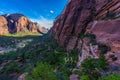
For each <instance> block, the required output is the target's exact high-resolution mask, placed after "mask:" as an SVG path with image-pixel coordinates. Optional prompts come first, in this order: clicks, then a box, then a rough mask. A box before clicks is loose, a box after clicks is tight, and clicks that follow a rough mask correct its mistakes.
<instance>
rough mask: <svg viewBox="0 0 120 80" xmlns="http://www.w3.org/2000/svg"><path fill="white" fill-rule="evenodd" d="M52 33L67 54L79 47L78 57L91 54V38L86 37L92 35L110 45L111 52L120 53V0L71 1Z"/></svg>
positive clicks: (55, 22) (57, 19) (98, 40)
mask: <svg viewBox="0 0 120 80" xmlns="http://www.w3.org/2000/svg"><path fill="white" fill-rule="evenodd" d="M52 31H53V32H55V39H56V40H57V42H58V43H59V44H60V45H62V46H64V47H65V48H66V50H67V51H70V50H72V49H75V48H77V49H78V54H80V53H81V50H82V51H83V52H84V53H86V54H89V50H87V48H88V49H90V45H87V44H88V43H90V39H89V38H87V37H85V35H87V34H92V35H95V36H96V42H97V43H104V44H106V45H109V46H110V47H111V51H110V52H114V53H116V54H117V53H120V46H119V43H120V36H119V34H120V0H69V1H68V3H67V4H66V7H65V8H64V10H63V11H62V12H61V14H60V15H59V16H57V17H56V19H55V21H54V25H53V27H52ZM113 44H114V45H113ZM96 45H97V44H96ZM94 46H95V45H93V47H94ZM97 46H98V45H97ZM114 48H115V50H114ZM116 49H117V50H116ZM86 51H87V52H86ZM83 52H82V53H83ZM94 52H95V50H94ZM98 53H99V52H96V53H95V54H96V55H97V54H98ZM118 57H119V59H120V56H118Z"/></svg>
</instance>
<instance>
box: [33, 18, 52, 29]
mask: <svg viewBox="0 0 120 80" xmlns="http://www.w3.org/2000/svg"><path fill="white" fill-rule="evenodd" d="M31 21H33V22H37V23H39V24H40V25H41V26H42V27H45V28H48V29H50V28H51V27H52V26H53V20H51V19H47V18H44V17H43V16H40V19H31Z"/></svg>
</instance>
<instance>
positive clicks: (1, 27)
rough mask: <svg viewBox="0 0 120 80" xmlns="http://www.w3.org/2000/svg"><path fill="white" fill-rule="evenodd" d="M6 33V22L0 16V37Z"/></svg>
mask: <svg viewBox="0 0 120 80" xmlns="http://www.w3.org/2000/svg"><path fill="white" fill-rule="evenodd" d="M7 32H8V27H7V20H6V18H4V17H3V16H0V35H1V34H5V33H7Z"/></svg>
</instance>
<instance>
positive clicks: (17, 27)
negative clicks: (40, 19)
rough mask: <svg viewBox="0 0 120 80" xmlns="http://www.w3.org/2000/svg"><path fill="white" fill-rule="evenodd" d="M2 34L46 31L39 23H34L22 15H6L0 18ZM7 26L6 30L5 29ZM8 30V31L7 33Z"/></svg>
mask: <svg viewBox="0 0 120 80" xmlns="http://www.w3.org/2000/svg"><path fill="white" fill-rule="evenodd" d="M0 24H1V25H0V28H1V29H0V30H1V31H0V33H1V34H4V33H3V32H2V31H3V29H4V32H8V31H9V32H10V33H16V32H36V33H37V32H43V31H44V30H45V29H44V28H42V27H41V26H40V25H39V24H38V23H33V22H32V21H30V20H29V19H28V18H27V17H26V16H24V15H22V14H17V13H16V14H6V15H3V16H0ZM4 26H6V28H4ZM7 30H8V31H7Z"/></svg>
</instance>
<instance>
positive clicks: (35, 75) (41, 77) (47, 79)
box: [25, 62, 59, 80]
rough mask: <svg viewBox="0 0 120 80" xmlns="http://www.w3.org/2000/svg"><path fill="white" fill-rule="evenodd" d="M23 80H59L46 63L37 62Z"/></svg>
mask: <svg viewBox="0 0 120 80" xmlns="http://www.w3.org/2000/svg"><path fill="white" fill-rule="evenodd" d="M25 80H59V79H58V78H57V76H56V74H55V72H54V70H53V69H52V68H51V66H50V65H49V64H47V63H42V62H39V63H37V65H36V67H35V68H33V69H32V71H31V73H30V74H28V75H27V76H26V79H25Z"/></svg>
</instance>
